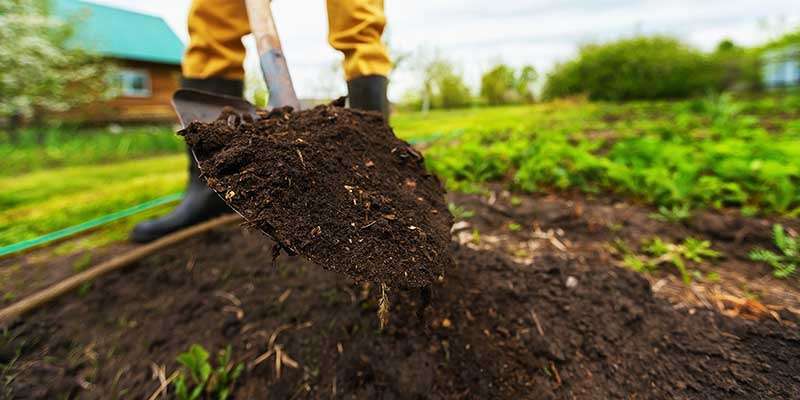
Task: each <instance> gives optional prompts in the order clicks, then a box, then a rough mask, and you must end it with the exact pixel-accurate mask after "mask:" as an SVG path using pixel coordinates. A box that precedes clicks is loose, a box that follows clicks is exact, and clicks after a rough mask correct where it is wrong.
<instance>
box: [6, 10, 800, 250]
mask: <svg viewBox="0 0 800 400" xmlns="http://www.w3.org/2000/svg"><path fill="white" fill-rule="evenodd" d="M188 6H189V1H188V0H176V1H169V2H165V1H155V0H153V1H149V0H136V1H135V0H98V1H88V0H87V1H79V0H52V1H44V0H12V1H4V2H3V3H2V5H0V71H1V72H0V94H2V95H1V96H0V189H2V190H0V247H3V246H5V247H7V248H9V249H10V250H7V251H9V252H10V251H12V250H14V251H16V250H19V249H20V248H23V247H25V246H28V245H29V244H31V243H33V244H32V245H35V244H39V243H44V242H43V241H37V240H39V239H41V238H42V237H43V235H48V234H52V233H53V232H57V231H59V230H61V229H64V228H69V227H75V226H78V227H83V228H86V229H88V230H89V234H87V235H83V236H81V237H80V238H79V240H74V241H68V242H65V243H63V244H61V245H60V246H61V247H63V248H62V249H60V250H58V249H57V250H58V251H62V252H70V251H73V250H75V249H80V248H85V247H91V246H97V245H100V244H106V243H113V242H115V241H119V240H122V239H125V237H126V235H127V232H128V230H129V229H130V227H131V226H132V224H134V223H135V222H137V221H140V220H142V219H144V218H148V217H150V216H152V215H155V214H159V213H163V212H165V211H166V210H168V209H169V208H170V207H171V206H172V205H173V204H174V202H175V201H176V200H177V199H178V198H180V192H181V190H182V189H183V187H184V183H185V182H184V180H185V171H184V169H185V162H186V161H185V159H184V156H183V155H182V153H181V152H182V143H181V141H180V139H179V138H178V137H176V136H175V135H174V131H175V130H176V129H177V127H176V125H175V123H176V118H175V116H174V113H173V111H172V108H171V106H170V104H169V99H170V96H171V94H172V92H173V91H174V90H175V89H176V88H177V85H178V79H179V76H180V59H181V55H182V52H183V50H184V46H185V43H186V40H187V33H186V23H185V20H186V15H187V12H188ZM273 8H274V14H275V18H276V21H277V24H278V28H279V31H280V33H281V36H282V40H283V43H284V49H285V53H286V55H287V58H288V61H289V66H290V69H291V72H292V74H293V77H294V81H295V85H296V87H297V90H298V93H299V95H300V97H301V98H303V99H305V100H308V101H311V102H321V101H326V100H329V99H332V98H335V97H338V96H341V95H344V94H345V93H346V90H345V86H344V81H343V78H342V71H341V66H340V63H341V56H340V55H339V54H338V53H337V52H335V51H334V50H332V49H330V47H329V45H328V44H327V41H326V33H327V31H326V30H327V20H326V15H325V6H324V4H323V3H322V2H313V3H312V2H307V1H288V0H278V1H275V2H274V4H273ZM386 11H387V16H388V21H389V22H388V30H387V32H386V34H385V36H384V38H385V41H386V42H387V43H388V45H389V47H390V49H391V51H392V57H393V58H394V63H395V70H394V71H393V73H392V75H391V77H390V79H391V86H390V100H391V101H392V103H393V112H394V114H393V117H392V125H393V127H394V128H395V130H396V132H397V134H398V135H399V136H401V137H403V138H405V139H407V140H410V141H412V142H413V143H415V144H417V145H418V146H420V147H421V148H423V149H424V150H425V152H426V156H427V162H428V164H429V166H430V168H432V169H433V170H434V171H436V172H437V173H438V174H440V175H441V176H442V177H443V178H444V179H445V180H446V182H447V185H448V187H449V188H450V189H451V190H458V191H468V192H469V191H473V192H474V191H477V192H479V191H481V190H482V187H484V185H485V184H487V183H503V184H507V185H508V187H509V188H511V189H513V190H517V191H523V192H536V191H542V190H566V189H570V190H571V189H576V190H581V191H584V192H586V193H604V192H611V193H615V194H622V195H625V196H629V197H631V198H634V199H637V201H643V202H644V203H645V204H648V205H650V206H652V207H655V208H659V207H661V208H662V209H663V210H665V211H663V212H664V213H667V214H669V213H680V212H681V210H692V209H696V208H730V207H733V208H735V209H736V210H740V211H741V212H743V213H745V214H748V215H754V214H780V215H795V214H796V213H797V212H798V210H800V208H799V207H800V194H799V193H798V191H797V189H796V186H797V182H798V177H800V162H798V161H797V160H798V159H800V145H799V142H798V137H800V123H798V115H800V95H798V94H797V88H798V86H800V3H798V2H796V1H790V0H765V1H760V2H752V1H744V0H741V1H740V0H734V1H722V0H719V1H717V0H709V1H702V2H697V1H682V0H681V1H672V2H669V3H665V2H656V1H635V0H603V1H579V0H570V1H517V0H505V1H500V2H485V1H458V2H456V1H450V0H447V1H388V2H386ZM243 40H244V41H245V44H246V45H247V46H248V48H249V49H252V47H253V46H252V40H251V38H248V37H245V38H243ZM245 63H246V70H247V79H246V91H247V96H248V98H249V99H250V100H251V101H253V102H255V103H257V104H259V105H263V104H265V102H266V98H267V97H268V94H267V93H266V89H265V87H264V84H263V81H262V80H261V78H260V73H259V72H258V65H257V61H256V59H255V58H254V57H252V56H248V58H247V60H246V62H245ZM125 210H128V211H126V212H124V213H123V214H121V215H123V216H122V217H120V216H119V215H120V214H118V212H120V211H125ZM98 219H99V221H100V222H98V223H97V224H94V223H92V224H89V225H85V223H86V222H87V221H94V220H98ZM100 225H102V226H103V228H102V229H97V228H96V227H97V226H100ZM83 228H81V229H78V230H79V231H80V230H82V229H83ZM92 229H93V230H92ZM50 238H52V236H51V237H50ZM48 240H49V239H48ZM26 241H28V242H26ZM31 241H32V242H31ZM20 243H23V244H24V243H28V244H24V245H23V246H22V247H19V246H20ZM10 246H17V247H10Z"/></svg>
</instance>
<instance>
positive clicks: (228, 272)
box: [0, 207, 800, 399]
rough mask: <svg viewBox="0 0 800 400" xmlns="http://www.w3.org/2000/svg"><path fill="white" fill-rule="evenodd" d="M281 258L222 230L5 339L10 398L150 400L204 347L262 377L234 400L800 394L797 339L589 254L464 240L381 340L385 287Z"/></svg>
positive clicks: (403, 300) (39, 316) (402, 297)
mask: <svg viewBox="0 0 800 400" xmlns="http://www.w3.org/2000/svg"><path fill="white" fill-rule="evenodd" d="M475 209H476V211H477V213H478V214H479V215H483V214H484V212H485V211H486V210H484V209H477V207H475ZM486 234H487V235H488V234H490V232H488V231H486ZM270 245H271V244H270V243H265V241H264V239H263V237H262V236H261V235H260V234H258V233H254V232H249V231H242V230H241V229H239V228H236V227H229V228H225V229H223V230H220V231H216V232H210V233H208V234H205V235H203V236H201V237H197V238H194V239H191V240H190V241H187V242H186V243H184V244H182V245H180V246H177V247H175V248H172V249H169V250H168V251H165V252H163V253H161V254H159V255H156V256H152V257H150V258H148V259H146V260H143V261H141V262H140V263H139V265H137V266H135V268H132V269H129V270H127V271H121V272H117V273H113V274H111V275H109V276H107V277H104V278H102V279H100V280H98V281H97V282H95V283H94V285H93V287H92V288H91V289H90V290H88V292H86V293H85V294H84V295H79V294H74V295H70V296H66V297H64V298H62V299H59V300H58V301H57V302H55V303H53V304H52V305H50V306H49V307H47V308H45V309H42V310H39V311H37V312H36V313H35V314H33V315H31V316H29V317H28V318H26V319H25V321H24V323H20V324H18V325H16V326H13V327H11V329H9V331H8V332H7V334H6V336H5V337H6V338H10V341H9V342H8V343H7V344H6V345H5V348H6V349H8V348H13V349H16V350H19V351H20V352H21V356H20V357H19V358H18V359H17V360H15V361H14V362H13V363H12V366H11V368H9V369H8V370H5V371H4V376H2V377H0V378H3V380H2V381H1V382H6V380H7V379H8V378H9V377H11V378H13V379H11V380H10V383H8V384H6V386H5V387H0V389H3V390H6V393H3V392H0V393H3V394H5V395H6V396H7V397H9V398H13V399H33V398H37V399H39V398H82V399H83V398H85V399H109V398H137V399H138V398H147V397H148V396H150V395H151V394H152V393H154V392H155V391H156V390H157V388H158V387H159V380H158V378H157V375H156V376H154V375H153V367H154V366H164V367H165V370H166V375H167V376H168V375H169V373H170V372H171V371H174V370H175V369H176V368H177V365H176V362H175V357H176V355H177V354H179V353H181V352H183V351H186V349H187V348H188V347H189V346H190V345H191V344H193V343H199V344H201V345H203V346H205V347H206V348H207V349H209V350H210V351H215V350H218V349H223V348H225V347H226V346H228V345H231V346H232V349H233V351H232V353H233V358H234V360H236V361H237V362H242V363H244V364H245V365H246V368H245V372H244V374H243V376H242V377H241V378H240V380H239V382H238V383H237V385H236V387H235V389H234V392H233V395H234V398H235V399H251V398H274V399H286V398H359V399H361V398H364V399H367V398H369V399H403V398H407V399H413V398H433V399H473V398H475V399H485V398H499V399H605V398H648V399H675V398H692V399H718V398H732V399H759V398H764V399H777V398H781V399H789V398H800V332H798V331H797V330H796V328H790V327H787V326H782V325H780V324H779V323H778V322H776V321H773V320H762V321H745V320H741V319H731V318H727V317H722V316H720V315H719V314H716V313H713V312H710V311H701V310H698V311H696V312H689V311H688V310H675V309H673V307H672V306H671V305H670V304H668V303H666V302H663V301H661V300H659V299H656V298H654V297H653V295H652V293H651V289H650V286H649V285H648V283H647V282H646V281H645V280H644V279H643V278H642V277H641V276H640V275H638V274H636V273H634V272H631V271H629V270H625V269H620V268H616V267H611V266H609V265H608V264H606V263H604V262H603V261H600V259H599V258H592V257H591V256H590V255H586V256H581V257H571V256H569V255H568V254H565V253H563V252H560V251H557V250H554V251H550V250H547V249H540V250H539V251H538V252H537V255H536V257H535V258H534V259H533V261H532V262H529V263H517V262H513V261H511V260H510V259H509V258H508V256H506V255H504V254H502V253H501V252H495V251H489V250H474V249H470V248H468V247H467V246H459V245H457V244H455V243H454V244H452V245H451V246H452V251H453V254H454V258H455V267H454V268H453V269H452V270H451V271H450V272H449V273H448V275H447V277H446V279H445V280H444V281H441V282H439V281H437V282H434V285H433V298H432V300H431V301H432V303H431V306H430V307H428V308H427V309H426V311H425V312H424V314H423V315H419V313H418V311H419V298H418V297H417V296H416V295H414V293H413V292H406V291H392V292H391V293H392V297H394V298H393V301H392V303H393V304H396V306H395V307H394V308H393V309H392V312H391V314H390V317H391V320H390V324H389V325H388V327H387V328H386V329H385V330H384V331H383V332H379V331H378V321H377V320H376V319H375V317H374V315H375V310H376V307H377V305H376V302H375V298H376V290H377V289H376V287H377V286H376V285H369V284H362V285H354V284H353V283H352V282H351V281H350V280H349V279H347V278H345V277H343V276H341V275H339V274H335V273H332V272H328V271H321V270H319V269H318V268H317V267H316V266H314V265H312V264H311V263H309V262H307V261H305V260H303V259H301V258H299V257H288V256H282V257H281V258H280V259H279V262H278V265H279V267H278V269H277V270H266V271H265V269H264V268H263V260H264V258H265V256H267V255H268V254H269V251H270ZM87 327H90V329H87ZM277 346H280V348H281V349H282V352H283V353H284V354H286V355H287V356H288V357H290V359H291V360H293V361H294V362H296V363H297V364H296V365H290V364H292V363H289V364H287V363H285V362H284V363H283V366H282V369H281V370H280V375H278V370H277V369H276V363H275V360H274V355H272V356H270V357H268V358H266V359H262V360H261V362H256V361H257V360H259V359H260V358H259V357H260V356H262V355H264V354H269V351H270V349H273V350H274V349H275V348H276V347H277ZM0 347H3V346H0ZM4 353H6V354H8V353H9V352H8V351H5V352H4ZM11 353H12V354H13V352H11ZM2 361H3V362H8V360H2ZM156 369H158V368H156ZM0 396H2V395H0Z"/></svg>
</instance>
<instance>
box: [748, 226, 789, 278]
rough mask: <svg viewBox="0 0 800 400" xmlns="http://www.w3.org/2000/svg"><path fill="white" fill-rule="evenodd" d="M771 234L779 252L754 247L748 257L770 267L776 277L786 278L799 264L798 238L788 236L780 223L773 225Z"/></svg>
mask: <svg viewBox="0 0 800 400" xmlns="http://www.w3.org/2000/svg"><path fill="white" fill-rule="evenodd" d="M772 235H773V239H774V241H775V246H777V247H778V250H779V251H780V253H775V252H772V251H769V250H766V249H755V250H753V251H751V252H750V259H751V260H753V261H760V262H763V263H765V264H767V265H769V266H770V267H772V274H773V275H774V276H775V277H776V278H787V277H789V276H791V275H793V274H794V273H795V272H796V271H797V266H798V265H800V239H798V238H797V237H792V236H789V235H788V234H787V233H786V231H785V230H784V229H783V226H781V225H780V224H775V225H773V227H772Z"/></svg>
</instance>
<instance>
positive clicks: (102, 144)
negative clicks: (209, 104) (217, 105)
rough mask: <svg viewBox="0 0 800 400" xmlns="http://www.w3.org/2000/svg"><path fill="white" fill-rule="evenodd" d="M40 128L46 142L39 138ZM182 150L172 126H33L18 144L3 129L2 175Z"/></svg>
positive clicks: (0, 141) (0, 153) (23, 132)
mask: <svg viewBox="0 0 800 400" xmlns="http://www.w3.org/2000/svg"><path fill="white" fill-rule="evenodd" d="M39 131H42V132H43V135H42V136H43V138H44V139H43V141H42V144H39V143H37V140H36V133H37V132H39ZM182 149H183V144H182V140H181V139H180V138H179V137H177V135H175V131H174V129H173V127H172V126H169V125H162V126H133V127H123V128H119V131H116V133H114V132H112V131H111V130H110V129H108V128H104V129H99V128H96V129H82V130H78V129H75V128H30V129H25V130H23V131H22V132H21V135H20V141H19V143H16V144H12V143H10V142H9V140H8V138H7V137H6V136H5V135H3V134H2V132H0V176H13V175H18V174H21V173H26V172H33V171H38V170H42V169H46V168H56V167H65V166H76V165H93V164H98V163H105V162H116V161H119V160H130V159H133V158H141V157H148V156H154V155H160V154H174V153H177V152H180V151H182Z"/></svg>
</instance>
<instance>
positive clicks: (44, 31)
mask: <svg viewBox="0 0 800 400" xmlns="http://www.w3.org/2000/svg"><path fill="white" fill-rule="evenodd" d="M74 22H75V21H64V20H62V19H59V18H56V17H53V16H51V15H50V14H49V11H48V3H47V1H46V0H3V1H0V94H1V95H0V121H5V122H6V124H7V125H9V127H10V130H11V131H12V135H11V136H12V140H14V139H15V135H14V134H13V132H14V131H15V130H16V127H17V125H18V124H19V122H20V121H22V120H33V121H41V120H43V119H44V118H45V116H46V114H47V113H53V112H61V111H66V110H69V109H70V108H72V107H75V106H78V105H80V104H85V103H87V102H91V101H93V100H96V99H99V98H102V97H103V96H105V95H106V94H108V92H109V91H108V84H109V82H111V80H110V79H109V78H108V77H109V74H110V73H111V72H112V71H111V69H112V67H111V65H110V64H109V63H107V62H105V61H104V60H103V59H101V58H100V57H98V56H97V55H95V54H92V53H91V52H90V51H87V50H85V49H80V48H77V47H75V46H71V45H68V42H69V40H70V38H71V37H72V32H73V29H72V25H73V23H74Z"/></svg>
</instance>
